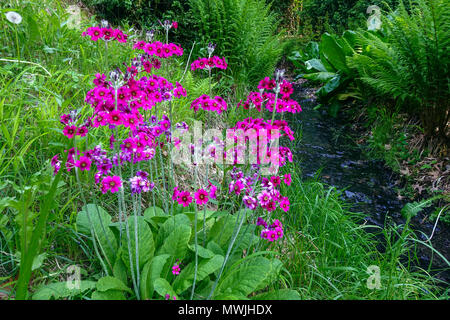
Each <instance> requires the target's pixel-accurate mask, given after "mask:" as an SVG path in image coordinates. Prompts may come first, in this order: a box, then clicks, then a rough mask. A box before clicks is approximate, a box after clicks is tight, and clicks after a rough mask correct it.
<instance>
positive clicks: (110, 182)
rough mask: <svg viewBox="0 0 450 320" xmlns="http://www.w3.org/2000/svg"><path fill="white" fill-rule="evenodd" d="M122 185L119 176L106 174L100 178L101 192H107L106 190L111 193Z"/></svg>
mask: <svg viewBox="0 0 450 320" xmlns="http://www.w3.org/2000/svg"><path fill="white" fill-rule="evenodd" d="M121 186H122V180H121V179H120V177H119V176H112V177H111V176H107V177H105V178H103V180H102V193H107V192H108V190H109V191H111V193H115V192H117V191H119V188H120V187H121Z"/></svg>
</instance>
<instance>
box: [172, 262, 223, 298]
mask: <svg viewBox="0 0 450 320" xmlns="http://www.w3.org/2000/svg"><path fill="white" fill-rule="evenodd" d="M223 260H224V257H223V256H219V255H215V256H214V257H212V258H211V259H207V260H203V261H201V262H200V263H199V264H198V269H197V279H196V283H198V282H200V281H202V280H203V279H205V278H206V277H207V276H209V275H210V274H212V273H214V272H216V271H217V270H219V269H220V267H221V266H222V264H223ZM194 275H195V263H194V262H191V263H189V264H188V265H187V266H186V267H185V268H183V270H182V271H181V272H180V274H179V275H178V276H177V277H176V278H175V281H174V283H173V288H174V290H175V291H176V292H177V293H178V294H181V293H182V292H183V291H184V290H186V289H187V288H189V287H191V286H192V285H193V283H194Z"/></svg>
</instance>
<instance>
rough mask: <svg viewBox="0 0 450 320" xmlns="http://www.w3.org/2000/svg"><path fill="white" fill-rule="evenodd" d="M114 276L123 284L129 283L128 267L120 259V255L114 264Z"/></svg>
mask: <svg viewBox="0 0 450 320" xmlns="http://www.w3.org/2000/svg"><path fill="white" fill-rule="evenodd" d="M113 275H114V277H116V278H117V279H119V280H120V281H122V282H123V283H127V282H128V277H127V267H126V266H125V264H124V263H123V261H122V259H121V258H120V255H118V257H117V259H116V262H115V263H114V268H113Z"/></svg>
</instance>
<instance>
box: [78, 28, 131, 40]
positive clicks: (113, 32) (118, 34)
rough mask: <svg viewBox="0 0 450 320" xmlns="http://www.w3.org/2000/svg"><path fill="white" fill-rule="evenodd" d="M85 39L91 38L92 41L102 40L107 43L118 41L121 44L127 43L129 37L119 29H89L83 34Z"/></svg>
mask: <svg viewBox="0 0 450 320" xmlns="http://www.w3.org/2000/svg"><path fill="white" fill-rule="evenodd" d="M81 35H82V36H83V37H86V36H89V37H90V38H91V40H92V41H97V40H98V39H102V40H105V41H110V40H117V41H118V42H121V43H126V42H127V38H128V36H127V35H126V34H124V33H123V32H122V31H121V30H119V29H112V28H109V27H107V28H101V27H89V28H87V30H86V31H84V32H83V33H82V34H81Z"/></svg>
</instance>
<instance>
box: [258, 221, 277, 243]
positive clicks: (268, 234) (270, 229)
mask: <svg viewBox="0 0 450 320" xmlns="http://www.w3.org/2000/svg"><path fill="white" fill-rule="evenodd" d="M256 224H257V225H259V226H263V227H264V229H263V230H262V231H261V238H263V239H267V240H268V241H270V242H273V241H276V240H278V239H279V238H282V237H283V225H282V224H281V222H280V220H278V219H275V220H274V221H273V223H272V224H271V225H270V226H268V225H267V222H266V221H265V220H264V219H262V218H261V217H259V218H258V222H257V223H256Z"/></svg>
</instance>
